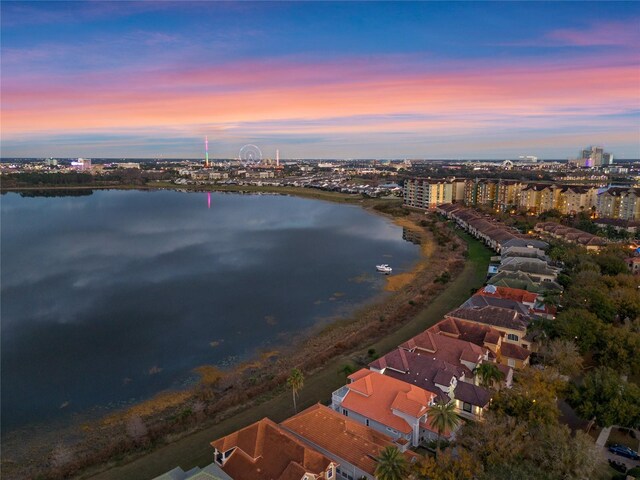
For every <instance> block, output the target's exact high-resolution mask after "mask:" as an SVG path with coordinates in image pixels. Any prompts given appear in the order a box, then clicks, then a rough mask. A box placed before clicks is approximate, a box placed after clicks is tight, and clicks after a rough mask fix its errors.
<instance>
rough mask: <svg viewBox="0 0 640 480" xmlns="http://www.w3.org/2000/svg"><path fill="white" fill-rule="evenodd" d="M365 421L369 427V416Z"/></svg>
mask: <svg viewBox="0 0 640 480" xmlns="http://www.w3.org/2000/svg"><path fill="white" fill-rule="evenodd" d="M365 423H366V424H367V427H368V426H369V419H368V418H367V419H366V420H365Z"/></svg>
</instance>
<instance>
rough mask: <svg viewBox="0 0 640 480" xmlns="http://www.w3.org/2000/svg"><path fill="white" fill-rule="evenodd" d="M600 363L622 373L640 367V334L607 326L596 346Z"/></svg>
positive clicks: (595, 354)
mask: <svg viewBox="0 0 640 480" xmlns="http://www.w3.org/2000/svg"><path fill="white" fill-rule="evenodd" d="M596 347H597V348H596V349H595V350H596V351H595V353H594V357H595V359H596V360H597V361H598V363H599V364H600V365H602V366H605V367H611V368H613V369H615V370H616V371H618V372H621V373H630V372H631V371H632V370H633V369H634V368H635V369H636V370H637V369H638V368H639V367H638V365H640V334H638V333H636V332H634V331H633V330H631V328H626V327H614V326H613V325H607V326H606V328H604V329H603V331H602V334H601V337H600V339H599V340H598V343H597V344H596Z"/></svg>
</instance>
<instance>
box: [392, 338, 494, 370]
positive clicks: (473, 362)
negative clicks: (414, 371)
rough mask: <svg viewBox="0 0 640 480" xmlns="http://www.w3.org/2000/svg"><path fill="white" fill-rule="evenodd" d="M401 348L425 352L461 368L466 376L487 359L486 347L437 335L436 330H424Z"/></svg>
mask: <svg viewBox="0 0 640 480" xmlns="http://www.w3.org/2000/svg"><path fill="white" fill-rule="evenodd" d="M400 348H401V349H404V350H408V351H411V352H416V353H425V354H428V356H429V357H431V358H433V359H436V360H442V361H444V362H447V363H448V364H450V365H454V366H455V367H456V368H459V369H461V371H462V373H463V374H464V375H466V376H467V377H471V376H472V373H471V372H472V371H473V369H474V368H476V367H477V366H478V365H479V364H480V363H482V361H483V360H487V359H488V353H489V351H488V349H486V348H482V347H481V346H478V345H477V344H475V343H472V342H468V341H465V340H461V339H458V338H454V337H451V336H448V335H439V334H438V332H434V331H431V330H426V331H424V332H422V333H419V334H418V335H416V336H415V337H413V338H411V339H409V340H407V341H406V342H405V343H403V344H401V345H400Z"/></svg>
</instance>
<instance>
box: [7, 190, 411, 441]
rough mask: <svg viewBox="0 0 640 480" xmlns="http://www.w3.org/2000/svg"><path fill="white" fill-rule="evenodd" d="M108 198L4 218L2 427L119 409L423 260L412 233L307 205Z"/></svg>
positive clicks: (352, 212)
mask: <svg viewBox="0 0 640 480" xmlns="http://www.w3.org/2000/svg"><path fill="white" fill-rule="evenodd" d="M210 202H211V203H210V208H208V205H207V203H208V197H207V193H182V192H175V191H158V192H143V191H98V192H94V193H93V194H92V195H89V196H77V197H58V198H42V197H36V198H26V197H21V196H19V195H18V194H15V193H10V194H6V195H3V196H2V197H1V208H2V217H1V219H2V225H1V226H2V236H1V240H2V258H1V260H2V269H1V285H2V309H1V313H2V329H1V330H2V331H1V333H2V339H1V347H2V351H1V355H2V421H3V428H4V429H5V431H7V429H12V428H15V427H17V426H20V425H24V424H26V423H29V422H33V421H46V420H51V419H54V418H59V417H64V416H66V415H70V414H72V413H73V412H81V411H86V410H89V409H103V408H112V407H114V406H122V405H124V404H126V403H127V402H131V401H133V400H138V399H142V398H145V397H148V396H150V395H152V394H154V393H156V392H158V391H160V390H162V389H165V388H170V387H180V386H182V385H185V384H186V383H189V382H190V381H193V380H194V375H193V373H192V369H193V368H194V367H196V366H199V365H203V364H212V365H218V366H222V367H228V366H231V365H233V364H234V363H237V362H238V361H239V360H242V359H246V358H247V357H248V356H250V355H252V354H254V353H255V352H256V351H257V350H259V349H263V348H269V347H273V346H274V345H277V344H281V343H286V341H287V337H291V336H292V335H291V334H294V333H296V332H300V331H302V330H304V329H306V328H308V327H310V326H313V325H314V324H315V323H316V322H318V321H326V319H327V318H328V317H331V316H334V315H338V314H344V313H345V312H348V311H349V310H350V309H353V308H354V306H356V305H358V304H362V302H365V301H367V300H369V299H371V298H372V297H373V296H375V295H376V294H377V293H378V292H380V290H381V288H382V287H383V285H384V277H382V276H379V275H377V274H376V273H375V271H374V266H375V264H376V263H389V264H391V265H392V266H393V267H394V269H395V270H396V271H402V270H406V269H409V268H410V266H411V264H412V263H413V262H415V261H416V259H417V258H418V255H419V250H418V247H417V246H416V245H413V244H411V243H408V242H406V241H404V240H403V239H402V229H400V228H398V227H396V226H395V225H393V224H392V223H391V222H389V221H387V220H386V219H383V218H380V217H378V216H375V215H372V214H370V213H368V212H366V211H364V210H362V209H361V208H359V207H355V206H345V205H337V204H332V203H327V202H320V201H314V200H306V199H300V198H295V197H284V196H271V195H238V194H211V195H210Z"/></svg>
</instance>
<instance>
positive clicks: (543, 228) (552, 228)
mask: <svg viewBox="0 0 640 480" xmlns="http://www.w3.org/2000/svg"><path fill="white" fill-rule="evenodd" d="M534 230H535V231H536V232H537V233H539V234H541V235H548V236H551V237H554V238H558V239H561V240H564V241H565V242H569V243H575V244H578V245H582V246H583V247H585V248H586V249H587V250H593V251H598V250H600V249H601V248H602V247H604V246H605V245H607V244H608V243H609V241H608V240H607V239H606V238H603V237H598V236H597V235H593V234H591V233H588V232H585V231H582V230H578V229H577V228H572V227H567V226H565V225H561V224H559V223H555V222H540V223H537V224H536V226H535V228H534Z"/></svg>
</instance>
